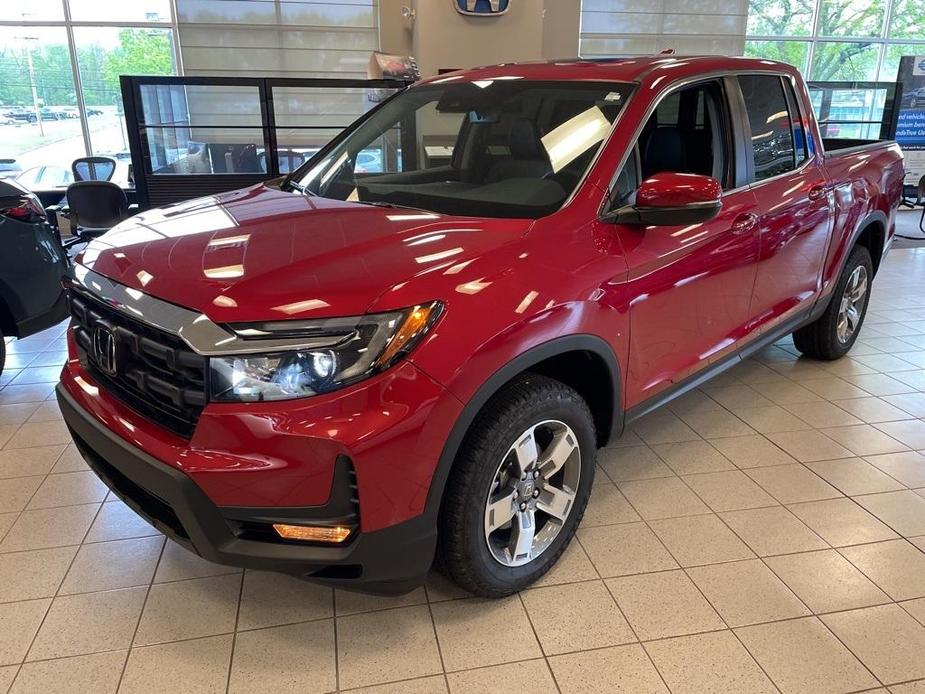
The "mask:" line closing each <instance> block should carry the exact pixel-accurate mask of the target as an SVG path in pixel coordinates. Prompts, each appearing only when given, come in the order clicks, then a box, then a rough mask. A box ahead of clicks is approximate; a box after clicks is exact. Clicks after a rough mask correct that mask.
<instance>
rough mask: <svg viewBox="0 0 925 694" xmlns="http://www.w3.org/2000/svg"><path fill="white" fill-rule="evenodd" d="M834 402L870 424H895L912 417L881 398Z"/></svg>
mask: <svg viewBox="0 0 925 694" xmlns="http://www.w3.org/2000/svg"><path fill="white" fill-rule="evenodd" d="M833 402H834V403H835V404H836V405H838V406H839V407H840V408H842V409H843V410H845V411H846V412H850V413H851V414H853V415H854V416H855V417H857V418H858V419H860V420H861V421H862V422H867V423H868V424H874V423H879V422H895V421H898V420H902V419H910V418H911V417H912V415H910V414H909V413H908V412H906V411H905V410H901V409H899V408H898V407H896V406H894V405H891V404H890V403H888V402H886V401H885V400H881V399H880V398H852V399H850V400H834V401H833Z"/></svg>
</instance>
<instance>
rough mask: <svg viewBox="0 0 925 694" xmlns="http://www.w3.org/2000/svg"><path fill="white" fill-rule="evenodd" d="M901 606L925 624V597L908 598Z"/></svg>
mask: <svg viewBox="0 0 925 694" xmlns="http://www.w3.org/2000/svg"><path fill="white" fill-rule="evenodd" d="M900 606H901V607H902V608H903V609H904V610H905V611H906V612H908V613H909V614H911V615H912V616H913V617H914V618H915V619H916V620H918V622H919V623H920V624H922V625H925V598H918V599H916V600H907V601H906V602H902V603H900Z"/></svg>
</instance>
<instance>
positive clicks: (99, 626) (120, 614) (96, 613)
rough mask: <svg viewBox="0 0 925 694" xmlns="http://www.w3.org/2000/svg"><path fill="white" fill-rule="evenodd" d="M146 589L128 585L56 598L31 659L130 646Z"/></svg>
mask: <svg viewBox="0 0 925 694" xmlns="http://www.w3.org/2000/svg"><path fill="white" fill-rule="evenodd" d="M145 592H146V589H145V588H125V589H122V590H110V591H105V592H102V593H87V594H84V595H65V596H62V597H57V598H55V600H54V602H53V603H52V604H51V607H50V608H49V610H48V615H47V616H46V617H45V621H44V622H43V623H42V628H41V629H39V633H38V635H37V636H36V637H35V641H34V642H33V644H32V648H30V649H29V655H28V660H44V659H46V658H61V657H64V656H69V655H83V654H85V653H95V652H97V651H111V650H117V649H120V648H128V646H129V644H131V642H132V633H133V632H134V631H135V625H136V624H137V623H138V615H139V614H140V613H141V607H142V605H143V604H144V600H145Z"/></svg>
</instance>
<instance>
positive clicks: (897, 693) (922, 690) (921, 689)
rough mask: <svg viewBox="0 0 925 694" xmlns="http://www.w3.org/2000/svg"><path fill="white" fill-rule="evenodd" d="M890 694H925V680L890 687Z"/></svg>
mask: <svg viewBox="0 0 925 694" xmlns="http://www.w3.org/2000/svg"><path fill="white" fill-rule="evenodd" d="M890 694H925V680H917V681H915V682H906V683H905V684H894V685H893V686H892V687H890Z"/></svg>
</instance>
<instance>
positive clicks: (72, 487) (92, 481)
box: [29, 472, 109, 509]
mask: <svg viewBox="0 0 925 694" xmlns="http://www.w3.org/2000/svg"><path fill="white" fill-rule="evenodd" d="M108 493H109V490H108V489H107V488H106V485H105V484H103V483H102V482H101V481H100V479H99V477H97V476H96V475H95V474H93V473H92V472H68V473H64V474H60V475H59V474H54V475H48V477H46V478H45V481H44V482H43V483H42V486H41V487H39V489H38V491H36V492H35V495H34V496H33V497H32V500H31V501H30V502H29V508H30V509H36V508H54V507H57V506H76V505H78V504H91V503H94V502H97V501H102V500H103V499H104V498H105V497H106V494H108Z"/></svg>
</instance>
